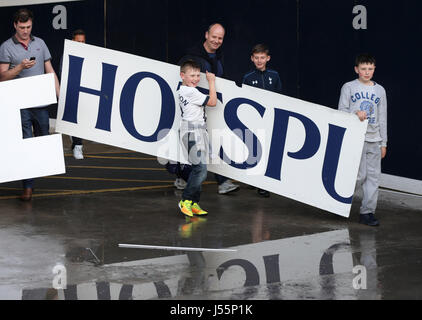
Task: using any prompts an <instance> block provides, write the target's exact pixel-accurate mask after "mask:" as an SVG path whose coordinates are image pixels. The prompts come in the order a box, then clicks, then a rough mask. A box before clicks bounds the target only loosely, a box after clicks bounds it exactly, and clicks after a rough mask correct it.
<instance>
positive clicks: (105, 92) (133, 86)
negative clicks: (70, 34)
mask: <svg viewBox="0 0 422 320" xmlns="http://www.w3.org/2000/svg"><path fill="white" fill-rule="evenodd" d="M83 62H84V58H81V57H77V56H73V55H69V73H68V82H67V90H66V99H65V108H64V113H63V119H62V120H63V121H67V122H71V123H75V124H76V123H77V114H78V107H79V104H78V102H79V93H81V92H84V93H87V94H91V95H95V96H98V97H99V98H100V101H99V107H98V116H97V122H96V126H95V128H96V129H99V130H104V131H109V132H111V112H112V107H113V96H114V89H115V80H116V72H117V68H118V67H117V66H115V65H112V64H107V63H103V64H102V81H101V88H100V90H96V89H92V88H87V87H83V86H81V76H82V66H83ZM147 78H149V79H153V80H155V81H156V82H157V84H158V85H159V87H160V90H161V96H162V97H161V98H162V99H161V101H162V105H161V115H160V121H159V124H158V126H157V130H156V131H155V132H154V133H153V134H152V135H150V136H144V135H142V134H140V133H139V132H138V131H137V130H136V128H135V122H134V113H133V111H134V100H135V94H136V90H137V88H138V86H139V84H140V82H141V81H142V80H144V79H147ZM202 90H203V89H202ZM203 91H205V90H203ZM219 100H221V101H222V96H221V94H219ZM244 104H246V105H249V106H250V107H252V108H254V109H255V110H256V111H257V113H258V114H259V116H261V117H263V116H264V114H265V111H266V108H265V107H264V106H262V105H261V104H259V103H258V102H256V101H253V100H250V99H246V98H240V97H239V98H234V99H232V100H230V101H229V102H227V104H226V106H225V109H224V119H225V121H226V124H227V126H228V127H229V128H230V129H231V130H232V131H233V132H234V133H235V134H236V135H238V136H239V138H240V139H242V141H243V142H245V140H244V139H245V137H246V134H243V135H241V134H240V133H239V132H246V130H248V128H247V127H246V126H245V125H244V124H243V123H242V122H241V121H240V119H239V118H238V116H237V110H238V108H239V107H240V106H241V105H244ZM119 108H120V117H121V120H122V123H123V125H124V127H125V128H126V130H127V131H128V133H129V134H131V135H132V136H133V137H134V138H136V139H138V140H140V141H144V142H157V141H159V138H158V134H159V132H160V131H162V130H169V129H171V128H172V127H173V123H174V121H175V116H176V103H175V100H174V95H173V92H172V90H171V88H170V86H169V85H168V83H167V82H166V81H165V80H164V79H163V78H162V77H160V76H158V75H157V74H154V73H151V72H138V73H135V74H134V75H132V76H131V77H130V78H129V79H128V80H127V81H126V83H125V85H124V86H123V89H122V92H121V95H120V105H119ZM274 111H275V116H274V127H273V134H272V138H271V148H270V152H269V157H268V164H267V168H266V172H265V176H267V177H269V178H271V179H275V180H279V181H281V180H282V176H281V169H282V165H283V156H284V153H285V152H284V149H285V145H286V136H287V129H288V123H289V119H290V118H295V119H297V120H299V121H300V122H301V123H302V124H303V126H304V128H305V133H306V138H305V142H304V144H303V146H302V148H301V149H300V150H299V151H297V152H287V156H288V157H290V158H293V159H297V160H305V159H309V158H312V157H313V156H314V155H315V154H316V153H317V151H318V150H319V148H320V145H321V134H320V131H319V129H318V127H317V125H316V124H315V123H314V122H313V121H312V120H311V119H309V118H307V117H305V116H303V115H301V114H299V113H295V112H292V111H287V110H283V109H274ZM239 129H240V130H239ZM345 132H346V129H345V128H343V127H339V126H336V125H332V124H330V125H329V134H328V141H327V147H326V151H325V157H324V162H323V166H322V170H321V179H322V182H323V185H324V188H325V190H326V191H327V192H328V194H329V195H330V196H331V197H332V198H334V199H335V200H337V201H339V202H342V203H346V204H350V203H351V202H352V196H350V197H342V196H341V195H339V194H338V193H337V191H336V190H335V186H334V184H335V180H336V175H337V167H338V162H339V158H340V153H341V148H342V144H343V138H344V134H345ZM160 138H161V139H164V138H165V137H160ZM253 142H254V143H253V144H252V145H248V144H246V143H245V145H246V146H247V148H248V151H249V155H250V156H249V157H252V156H255V159H254V161H248V160H246V161H244V162H243V163H236V162H234V161H232V160H230V159H229V157H228V156H227V154H226V153H225V152H224V149H223V147H221V148H220V151H219V156H220V158H221V159H222V160H223V161H225V162H226V163H227V164H228V165H230V166H232V167H233V168H237V169H241V170H247V169H250V168H253V167H255V166H256V165H257V164H258V163H259V161H260V160H261V155H262V153H261V150H262V145H261V143H260V141H259V139H258V137H256V136H255V135H253ZM249 160H250V159H249Z"/></svg>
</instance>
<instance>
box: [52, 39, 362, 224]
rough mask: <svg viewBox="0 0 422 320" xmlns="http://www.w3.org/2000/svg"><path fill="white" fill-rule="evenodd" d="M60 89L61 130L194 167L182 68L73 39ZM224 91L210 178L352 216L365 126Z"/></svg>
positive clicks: (226, 87)
mask: <svg viewBox="0 0 422 320" xmlns="http://www.w3.org/2000/svg"><path fill="white" fill-rule="evenodd" d="M61 84H62V85H61V90H62V91H61V93H60V100H59V108H58V114H57V127H56V130H57V131H58V132H61V133H65V134H68V135H74V136H78V137H82V138H85V139H88V140H92V141H97V142H100V143H105V144H109V145H114V146H118V147H121V148H126V149H130V150H134V151H138V152H142V153H147V154H151V155H155V156H158V157H163V158H166V159H170V160H174V161H181V162H185V157H184V156H183V153H182V152H181V148H180V143H179V137H178V129H179V123H180V108H179V101H178V92H177V91H178V88H179V85H180V72H179V67H178V66H175V65H171V64H167V63H163V62H159V61H155V60H151V59H146V58H143V57H139V56H135V55H130V54H126V53H122V52H118V51H113V50H109V49H104V48H99V47H95V46H91V45H86V44H81V43H77V42H74V41H68V40H66V41H65V50H64V59H63V71H62V79H61ZM216 87H217V92H218V94H217V95H218V99H219V102H218V104H217V106H216V107H215V108H208V109H207V116H208V131H209V133H210V138H211V142H212V150H213V154H214V157H212V159H211V161H212V163H211V164H209V166H208V168H209V170H210V171H212V172H215V173H218V174H221V175H224V176H227V177H230V178H233V179H236V180H238V181H241V182H244V183H246V184H250V185H253V186H256V187H260V188H262V189H265V190H269V191H271V192H274V193H277V194H279V195H283V196H286V197H289V198H292V199H295V200H298V201H301V202H304V203H306V204H309V205H312V206H315V207H318V208H321V209H323V210H327V211H330V212H333V213H336V214H339V215H342V216H345V217H348V216H349V213H350V208H351V203H352V196H353V193H354V188H355V182H356V177H357V172H358V168H359V163H360V157H361V153H362V147H363V142H364V136H365V131H366V126H367V123H366V122H363V123H362V122H360V121H359V120H358V118H357V117H356V116H354V115H351V114H347V113H343V112H339V111H337V110H333V109H330V108H327V107H324V106H320V105H317V104H313V103H309V102H305V101H302V100H298V99H294V98H291V97H288V96H283V95H280V94H276V93H272V92H268V91H264V90H261V89H257V88H253V87H249V86H244V87H242V88H239V87H237V86H236V84H235V83H234V82H232V81H228V80H225V79H221V78H217V81H216ZM207 88H208V85H207V82H206V81H205V76H204V75H202V79H201V82H200V84H199V89H200V90H201V91H203V92H207Z"/></svg>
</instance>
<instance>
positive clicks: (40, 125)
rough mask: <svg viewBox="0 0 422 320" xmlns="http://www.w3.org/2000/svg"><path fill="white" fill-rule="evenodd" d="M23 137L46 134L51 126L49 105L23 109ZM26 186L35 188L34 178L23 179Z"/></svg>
mask: <svg viewBox="0 0 422 320" xmlns="http://www.w3.org/2000/svg"><path fill="white" fill-rule="evenodd" d="M21 122H22V134H23V138H24V139H27V138H32V137H33V136H35V137H40V136H46V135H48V131H49V128H50V124H49V116H48V109H47V107H42V108H31V109H22V110H21ZM22 184H23V187H24V188H33V187H34V179H25V180H22Z"/></svg>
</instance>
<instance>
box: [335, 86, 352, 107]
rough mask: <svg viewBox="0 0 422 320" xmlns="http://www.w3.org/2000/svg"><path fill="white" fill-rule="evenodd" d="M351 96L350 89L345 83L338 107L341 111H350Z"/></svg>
mask: <svg viewBox="0 0 422 320" xmlns="http://www.w3.org/2000/svg"><path fill="white" fill-rule="evenodd" d="M349 98H350V89H349V87H348V86H347V85H346V84H345V85H343V87H342V88H341V93H340V101H339V102H338V109H339V110H340V111H344V112H350V103H349Z"/></svg>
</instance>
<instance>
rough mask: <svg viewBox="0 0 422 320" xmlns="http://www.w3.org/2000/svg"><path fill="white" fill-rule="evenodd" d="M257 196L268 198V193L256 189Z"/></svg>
mask: <svg viewBox="0 0 422 320" xmlns="http://www.w3.org/2000/svg"><path fill="white" fill-rule="evenodd" d="M258 194H259V195H260V196H261V197H264V198H268V197H269V196H270V193H269V192H268V191H267V190H262V189H258Z"/></svg>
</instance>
